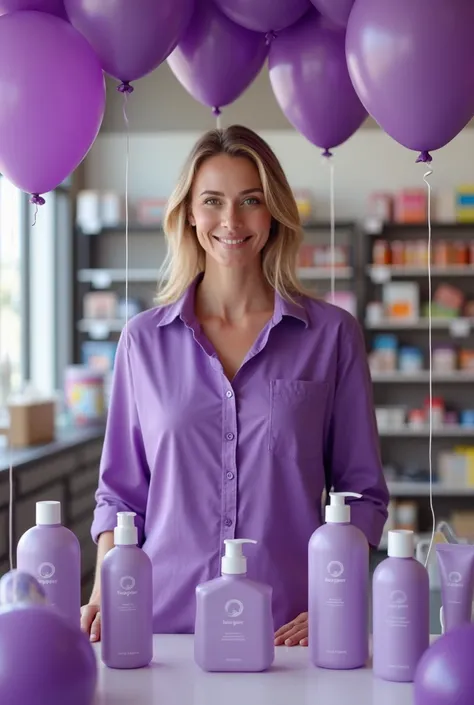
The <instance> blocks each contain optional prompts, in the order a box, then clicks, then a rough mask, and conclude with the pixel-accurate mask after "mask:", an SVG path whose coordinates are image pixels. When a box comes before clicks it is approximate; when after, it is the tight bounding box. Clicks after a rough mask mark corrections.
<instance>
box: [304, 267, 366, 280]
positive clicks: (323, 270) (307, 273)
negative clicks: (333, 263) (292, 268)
mask: <svg viewBox="0 0 474 705" xmlns="http://www.w3.org/2000/svg"><path fill="white" fill-rule="evenodd" d="M298 276H299V278H300V279H305V280H317V279H321V280H328V281H329V280H330V279H331V270H330V268H329V267H300V268H299V269H298ZM353 276H354V270H353V268H352V267H339V268H338V269H336V272H335V278H336V279H352V277H353Z"/></svg>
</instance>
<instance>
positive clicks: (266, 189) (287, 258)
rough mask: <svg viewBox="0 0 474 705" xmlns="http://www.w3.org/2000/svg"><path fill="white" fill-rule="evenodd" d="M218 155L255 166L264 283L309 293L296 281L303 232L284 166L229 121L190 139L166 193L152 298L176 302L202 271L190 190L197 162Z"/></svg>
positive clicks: (288, 295)
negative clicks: (262, 205) (263, 233)
mask: <svg viewBox="0 0 474 705" xmlns="http://www.w3.org/2000/svg"><path fill="white" fill-rule="evenodd" d="M218 154H228V155H230V156H232V157H246V158H247V159H250V160H251V161H252V162H253V163H254V164H255V166H256V167H257V169H258V172H259V175H260V180H261V182H262V188H263V193H264V197H265V202H266V205H267V208H268V210H269V211H270V213H271V216H272V225H271V228H270V237H269V239H268V242H267V244H266V245H265V247H264V248H263V251H262V269H263V274H264V276H265V278H266V280H267V282H268V283H269V284H270V285H271V286H272V287H273V289H275V290H276V291H277V292H278V293H279V294H280V295H281V296H282V297H283V298H285V299H287V300H289V301H294V297H295V296H298V295H304V296H308V295H309V296H314V294H312V293H311V292H308V291H307V290H306V289H305V288H304V287H303V285H302V284H301V283H300V281H299V280H298V276H297V270H296V261H297V254H298V249H299V247H300V244H301V242H302V240H303V233H302V228H301V223H300V217H299V213H298V207H297V205H296V201H295V199H294V196H293V193H292V190H291V188H290V185H289V183H288V181H287V178H286V176H285V174H284V172H283V169H282V167H281V165H280V162H279V161H278V159H277V157H276V156H275V154H274V152H273V151H272V150H271V149H270V147H269V146H268V144H267V143H266V142H265V141H264V140H263V139H262V138H261V137H259V136H258V135H257V134H256V133H255V132H253V130H250V129H249V128H247V127H243V126H241V125H232V126H231V127H226V128H224V129H222V130H210V131H209V132H206V134H204V135H203V136H202V137H201V138H200V139H199V140H198V142H197V143H196V144H195V146H194V148H193V150H192V152H191V154H190V155H189V157H188V159H187V162H186V164H185V166H184V169H183V171H182V173H181V176H180V178H179V180H178V183H177V185H176V187H175V189H174V191H173V193H172V194H171V196H170V198H169V201H168V205H167V209H166V213H165V218H164V232H165V236H166V239H167V244H168V252H167V256H166V259H165V262H164V264H163V267H162V270H161V272H160V275H161V276H160V279H161V282H162V283H161V286H160V288H159V290H158V294H157V297H156V302H157V303H158V304H170V303H174V302H175V301H177V300H178V299H179V298H180V297H181V296H182V294H183V293H184V292H185V290H186V289H187V288H188V286H189V285H190V284H191V283H192V282H193V280H194V279H195V277H196V276H197V275H198V274H199V273H200V272H203V271H204V268H205V251H204V249H203V248H202V247H201V245H200V244H199V242H198V239H197V237H196V233H195V231H194V229H193V227H192V226H191V224H190V223H189V220H188V210H189V202H190V198H191V189H192V185H193V182H194V178H195V175H196V174H197V172H198V170H199V168H200V166H201V165H202V164H203V162H204V161H205V160H206V159H209V158H210V157H214V156H217V155H218Z"/></svg>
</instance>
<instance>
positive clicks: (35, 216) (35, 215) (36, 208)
mask: <svg viewBox="0 0 474 705" xmlns="http://www.w3.org/2000/svg"><path fill="white" fill-rule="evenodd" d="M38 208H39V206H38V204H37V203H36V204H35V213H34V216H33V222H32V224H31V226H32V227H33V228H34V227H35V225H36V218H37V217H38Z"/></svg>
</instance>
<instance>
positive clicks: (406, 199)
mask: <svg viewBox="0 0 474 705" xmlns="http://www.w3.org/2000/svg"><path fill="white" fill-rule="evenodd" d="M426 216H427V198H426V191H425V189H418V188H413V189H411V188H408V189H402V190H401V191H399V192H398V193H397V194H396V196H395V221H396V222H397V223H424V222H426Z"/></svg>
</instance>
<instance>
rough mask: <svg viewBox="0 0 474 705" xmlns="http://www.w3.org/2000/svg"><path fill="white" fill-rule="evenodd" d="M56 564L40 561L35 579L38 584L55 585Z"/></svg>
mask: <svg viewBox="0 0 474 705" xmlns="http://www.w3.org/2000/svg"><path fill="white" fill-rule="evenodd" d="M55 574H56V566H55V565H54V564H53V563H48V562H47V561H45V562H44V563H40V565H39V566H38V569H37V579H38V582H39V583H40V585H57V582H58V580H57V578H54V576H55Z"/></svg>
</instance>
